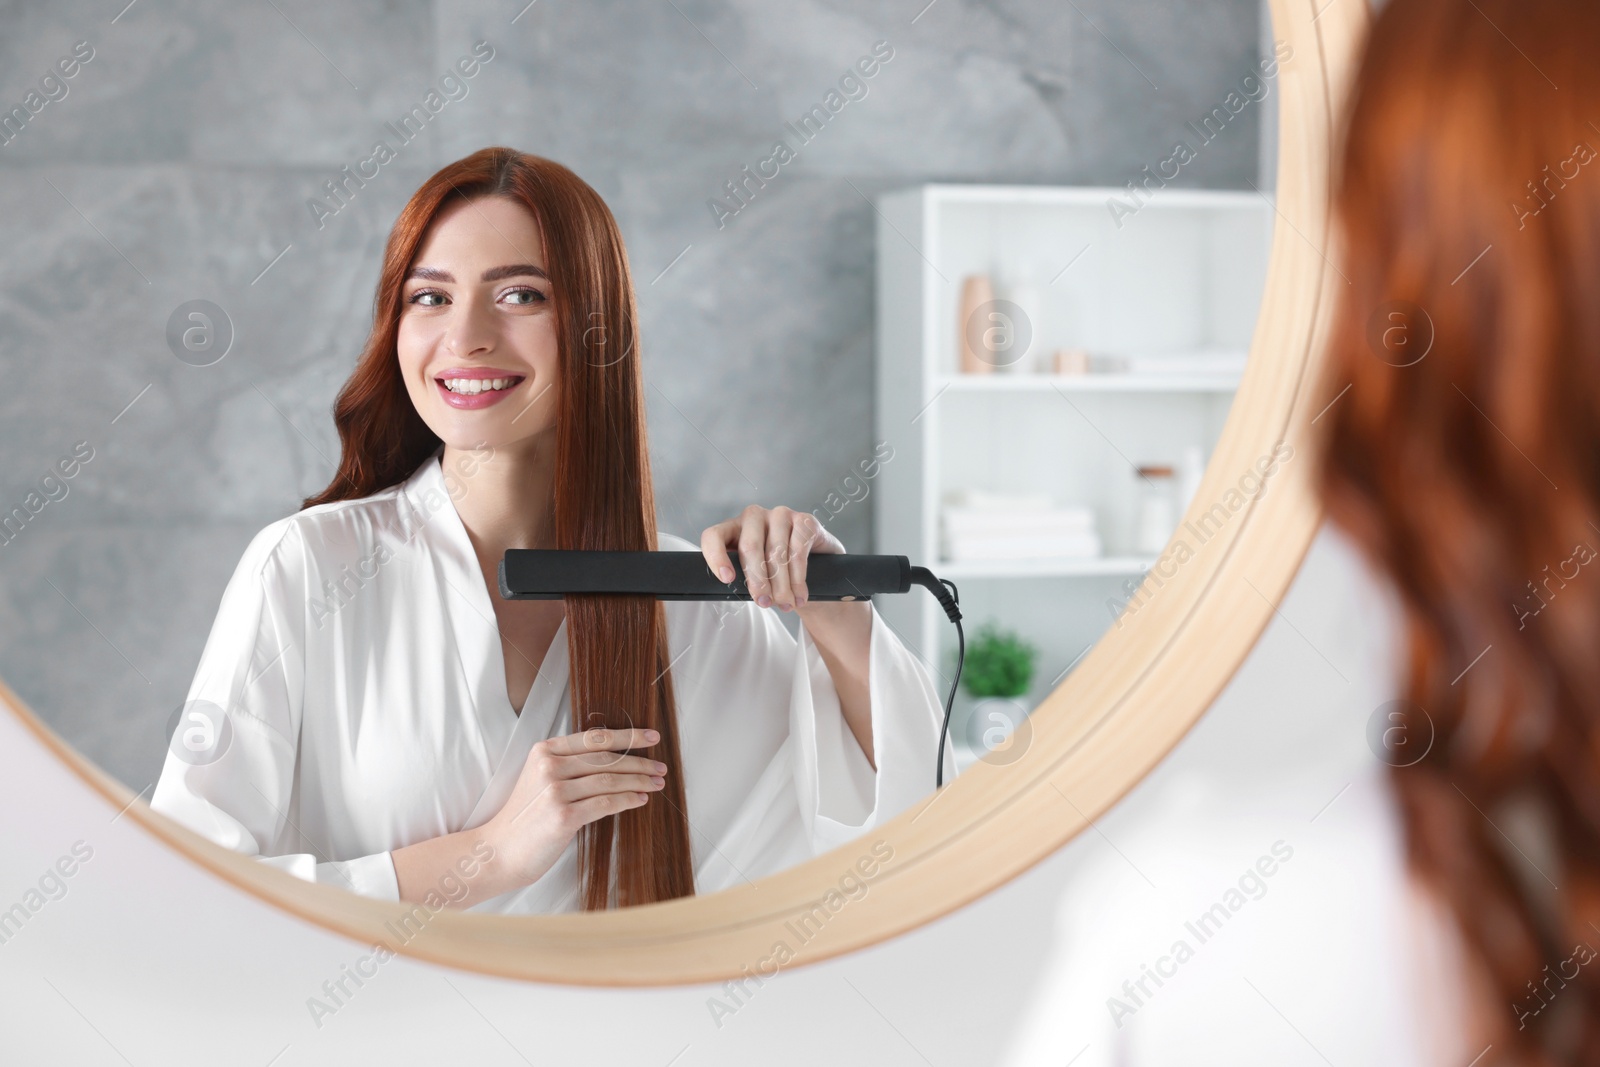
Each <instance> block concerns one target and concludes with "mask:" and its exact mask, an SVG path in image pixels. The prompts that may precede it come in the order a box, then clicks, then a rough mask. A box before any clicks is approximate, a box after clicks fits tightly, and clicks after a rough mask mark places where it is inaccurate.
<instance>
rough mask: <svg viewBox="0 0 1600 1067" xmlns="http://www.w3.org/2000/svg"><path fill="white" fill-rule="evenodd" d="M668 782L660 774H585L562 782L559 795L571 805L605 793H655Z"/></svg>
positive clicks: (608, 772)
mask: <svg viewBox="0 0 1600 1067" xmlns="http://www.w3.org/2000/svg"><path fill="white" fill-rule="evenodd" d="M666 781H667V780H666V778H665V777H664V776H663V775H659V774H657V775H649V774H617V773H616V772H615V771H602V772H601V773H599V774H585V775H582V776H581V777H578V778H572V779H569V780H567V781H565V782H562V783H561V785H560V787H559V790H560V792H559V795H560V797H561V799H562V800H564V801H566V802H567V803H569V804H571V803H575V802H577V801H580V800H586V799H588V798H589V797H596V796H600V795H601V794H603V793H654V792H655V791H657V790H658V789H661V788H663V787H664V786H665V785H666Z"/></svg>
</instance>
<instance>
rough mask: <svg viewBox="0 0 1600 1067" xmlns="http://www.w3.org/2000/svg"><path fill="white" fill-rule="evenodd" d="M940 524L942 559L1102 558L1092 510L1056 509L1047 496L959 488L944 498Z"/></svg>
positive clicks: (1078, 508)
mask: <svg viewBox="0 0 1600 1067" xmlns="http://www.w3.org/2000/svg"><path fill="white" fill-rule="evenodd" d="M940 520H941V525H942V530H941V533H942V535H943V538H944V546H943V547H944V558H945V559H948V560H952V561H975V560H1018V559H1084V558H1086V557H1093V556H1098V555H1100V535H1099V534H1098V533H1096V532H1095V524H1094V511H1093V509H1091V508H1087V507H1081V506H1080V507H1057V506H1055V505H1054V504H1053V503H1052V501H1051V500H1050V498H1049V497H1048V496H1045V495H1043V494H1027V495H1011V494H1005V493H989V492H984V491H982V490H977V489H960V490H955V491H953V492H949V493H946V494H945V498H944V507H943V508H942V509H941V511H940Z"/></svg>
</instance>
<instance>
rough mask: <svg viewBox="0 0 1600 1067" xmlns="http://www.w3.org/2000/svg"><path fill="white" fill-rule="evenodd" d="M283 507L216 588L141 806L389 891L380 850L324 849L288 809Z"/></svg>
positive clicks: (294, 609)
mask: <svg viewBox="0 0 1600 1067" xmlns="http://www.w3.org/2000/svg"><path fill="white" fill-rule="evenodd" d="M293 518H294V517H293V516H290V517H288V518H285V519H280V520H278V521H277V522H274V523H272V524H270V525H269V526H267V527H266V528H265V529H263V530H262V531H261V532H260V533H258V534H256V536H255V537H254V538H253V539H252V540H251V542H250V545H249V547H248V548H246V549H245V553H244V556H243V558H242V559H241V560H240V561H239V564H238V566H237V567H236V568H235V570H234V573H233V577H232V578H231V579H229V581H228V585H227V587H226V589H225V590H224V591H223V594H222V603H221V606H220V607H219V608H218V610H217V616H216V621H215V622H214V623H213V624H212V626H211V633H210V636H209V637H208V638H207V639H206V644H205V650H204V651H203V652H202V653H201V657H200V665H199V668H198V670H197V671H196V672H195V676H194V681H193V682H192V683H191V685H190V687H189V693H188V698H187V700H186V701H185V704H184V708H183V714H182V716H181V717H180V720H179V723H178V726H177V729H176V730H175V731H174V737H173V738H171V739H169V744H168V748H167V756H166V762H165V763H164V765H163V766H162V769H161V777H160V778H159V779H158V780H157V782H156V788H155V792H154V793H153V794H152V795H151V798H150V807H151V808H152V809H154V810H155V811H158V812H160V813H161V814H163V815H166V816H168V817H169V818H171V819H173V820H174V821H176V822H179V823H182V824H183V825H184V826H186V827H188V828H189V829H191V830H193V831H194V832H196V833H198V834H200V835H201V836H203V837H206V838H209V839H210V840H212V841H214V842H216V843H217V844H219V845H222V846H223V847H225V848H230V849H233V850H235V851H237V852H242V853H244V854H246V855H250V856H256V857H259V858H260V860H261V862H263V863H266V864H270V865H271V866H274V867H277V868H279V869H281V870H284V871H287V872H289V873H290V874H293V875H295V876H297V877H300V878H303V879H306V880H307V881H313V882H323V883H327V884H330V885H335V886H339V887H341V888H344V889H349V890H351V891H352V892H356V893H360V894H363V895H365V896H375V897H382V898H385V899H389V900H398V899H399V896H400V893H399V885H398V883H397V881H396V879H395V873H394V863H393V861H392V860H391V859H390V857H389V853H388V852H387V851H385V852H378V853H374V854H371V855H365V856H359V857H353V858H350V859H345V860H332V859H330V858H329V857H328V856H327V855H325V854H324V853H323V852H320V851H319V850H318V848H317V845H316V843H315V841H316V839H314V838H310V837H308V836H307V835H306V834H305V833H304V832H303V831H302V829H301V828H300V826H299V825H298V823H299V820H298V819H295V818H293V817H292V812H293V811H294V810H295V809H296V807H297V796H296V794H297V790H296V788H295V785H296V780H297V762H298V753H299V744H298V741H299V737H300V719H301V711H302V708H303V707H304V693H305V666H306V647H307V646H306V643H305V641H306V631H305V618H306V603H307V600H306V589H307V584H306V573H307V567H306V561H305V559H306V557H305V547H304V543H303V541H302V540H301V535H300V532H299V530H298V529H297V528H296V527H295V526H294V522H293Z"/></svg>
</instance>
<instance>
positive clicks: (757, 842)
mask: <svg viewBox="0 0 1600 1067" xmlns="http://www.w3.org/2000/svg"><path fill="white" fill-rule="evenodd" d="M441 453H442V447H441V449H440V450H439V451H436V452H435V453H434V455H433V456H432V457H430V458H429V459H428V460H427V461H426V462H424V463H423V464H422V465H421V466H420V467H418V469H417V471H416V472H415V473H414V474H412V475H411V476H410V477H409V478H408V479H407V480H406V481H405V482H403V483H401V484H400V485H397V486H393V487H390V488H388V489H385V490H382V491H380V492H378V493H375V494H373V495H371V496H368V497H364V498H362V499H359V500H349V501H340V502H335V503H332V504H324V505H319V506H316V507H312V508H308V509H306V510H304V511H300V512H298V513H296V514H294V515H290V516H288V517H286V518H283V519H279V520H278V521H276V522H274V523H272V524H270V525H268V526H267V527H266V528H265V529H263V530H262V531H261V532H260V533H258V534H257V535H256V536H255V537H254V538H253V539H252V540H251V542H250V545H249V547H248V548H247V549H246V550H245V553H244V557H243V558H242V559H241V560H240V562H239V564H238V567H237V568H236V569H235V571H234V574H233V577H232V578H231V579H230V581H229V582H228V585H227V588H226V589H225V591H224V592H223V596H222V603H221V606H220V608H219V609H218V612H217V617H216V621H215V622H214V624H213V625H212V628H211V633H210V636H209V638H208V639H207V641H206V645H205V650H204V652H203V653H202V655H201V659H200V664H199V669H198V670H197V671H196V674H195V677H194V681H193V683H192V684H191V686H190V688H189V693H188V700H189V701H195V700H207V701H210V702H211V703H212V704H214V705H216V706H218V707H220V708H226V709H229V712H228V716H227V718H228V726H229V727H230V729H231V737H229V738H228V741H227V744H226V746H225V747H221V746H219V747H221V752H220V755H219V756H217V758H215V759H214V761H212V762H209V763H206V764H204V765H194V764H193V763H191V762H190V761H187V760H184V759H179V758H178V756H176V755H175V754H174V753H173V752H172V751H171V750H169V751H168V754H167V758H166V763H165V766H164V767H163V769H162V772H161V777H160V779H159V781H158V782H157V784H156V789H155V793H154V794H153V795H152V797H151V801H150V804H151V807H152V808H154V809H155V810H156V811H159V812H161V813H162V814H164V815H167V816H169V817H171V818H173V819H174V820H176V821H178V822H180V823H183V824H184V825H186V826H188V827H189V828H191V829H193V830H194V831H196V832H197V833H200V834H202V835H204V836H206V837H208V838H210V839H211V840H213V841H215V842H217V843H219V844H221V845H223V846H225V847H228V848H232V849H236V850H238V851H240V852H243V853H246V854H250V855H255V856H259V857H261V859H262V861H263V862H266V863H270V864H272V865H274V866H277V867H280V868H283V869H285V870H287V871H290V872H292V873H293V874H295V875H298V876H300V877H302V878H306V879H310V880H314V881H317V882H323V883H327V884H329V885H335V886H341V887H344V888H346V889H350V890H353V891H354V892H357V893H361V894H365V895H368V896H373V897H379V898H384V899H389V900H396V899H398V896H399V894H398V888H397V884H396V881H395V873H394V864H393V861H392V860H391V859H390V856H389V850H390V849H395V848H399V847H401V846H403V845H408V844H412V843H414V842H417V841H423V840H426V839H428V838H432V837H438V836H440V835H443V834H448V833H451V832H454V831H457V830H463V829H469V828H471V827H475V826H478V825H480V824H481V823H483V822H485V821H486V820H487V819H489V818H490V817H491V816H492V815H494V814H495V812H497V811H498V810H499V808H500V807H501V806H502V805H503V804H504V802H505V799H506V797H507V796H508V795H509V794H510V792H511V788H512V785H513V783H514V782H515V781H516V778H517V774H518V772H519V771H520V769H521V768H522V765H523V761H524V759H525V758H526V756H527V754H528V751H529V750H530V749H531V748H532V746H533V744H534V743H535V742H536V741H538V740H540V739H542V738H546V737H552V736H556V735H559V734H565V733H571V732H573V729H572V725H571V702H570V693H569V689H568V685H567V670H568V662H567V631H566V623H565V621H563V622H562V623H561V626H560V628H559V629H558V630H557V631H556V634H555V638H554V640H553V641H552V642H551V645H550V649H549V652H548V653H547V654H546V656H545V658H544V661H543V663H542V664H541V666H540V670H539V675H538V677H537V679H536V680H535V682H534V684H533V688H532V689H531V691H530V692H529V694H528V699H527V703H526V705H525V706H524V707H523V709H522V712H521V714H520V715H518V714H517V713H516V712H514V711H513V709H512V706H511V703H510V701H509V699H508V698H507V694H506V676H505V665H504V660H503V659H502V653H501V644H500V638H499V632H498V630H497V628H496V623H495V614H494V609H493V606H492V604H491V602H490V600H489V595H490V590H489V588H488V586H487V585H486V583H485V582H484V577H483V572H482V570H481V569H480V568H479V566H478V560H477V557H476V555H475V554H474V552H473V549H472V544H471V541H470V540H469V538H468V536H467V532H466V527H465V526H463V525H462V522H461V519H460V516H459V515H458V514H457V512H456V509H455V504H454V503H453V501H452V500H451V497H450V495H449V493H448V492H447V489H446V485H447V482H446V478H445V474H444V472H443V471H442V469H441V466H440V463H441ZM659 545H660V548H661V549H662V550H665V551H698V550H699V546H698V545H695V544H691V543H690V542H688V541H685V540H684V539H682V538H680V537H674V536H672V535H670V534H666V533H661V534H660V535H659ZM495 595H496V596H498V595H499V593H498V591H496V592H495ZM907 595H921V594H920V592H913V593H911V594H907ZM665 609H666V619H667V627H668V643H669V647H670V649H671V655H672V668H671V669H672V673H673V683H674V691H675V695H676V698H677V714H678V726H679V730H680V734H681V738H682V742H681V751H682V759H683V769H682V774H683V776H684V788H685V791H686V794H687V809H688V817H689V823H690V839H691V843H692V862H693V868H694V873H695V888H696V892H698V893H708V892H713V891H715V890H718V889H724V888H727V887H729V886H733V885H736V884H739V883H741V882H743V881H745V880H754V879H756V878H759V877H761V876H763V875H766V874H770V873H772V872H775V871H778V870H782V869H784V868H787V867H790V866H792V865H794V864H795V863H798V862H800V861H802V860H805V859H807V858H809V857H811V856H813V855H816V854H817V853H820V852H823V851H826V850H828V849H831V848H833V847H835V846H837V845H840V844H843V843H845V842H847V841H850V840H852V839H854V838H856V837H858V836H860V835H861V834H862V833H863V832H865V831H866V830H867V829H869V828H871V827H872V826H874V825H877V824H879V823H882V822H884V821H885V820H887V819H889V818H891V817H892V816H894V815H896V814H898V813H900V812H901V811H903V810H905V809H906V808H907V807H909V806H910V805H911V804H912V803H914V802H915V801H917V800H919V799H920V798H923V797H926V796H927V795H928V794H929V793H930V792H932V790H933V787H934V757H935V755H936V753H937V751H938V744H939V727H940V725H941V722H942V719H943V713H944V705H943V696H942V694H940V693H938V692H936V691H935V687H934V685H933V683H932V681H931V679H930V678H929V676H928V674H927V671H926V668H925V667H924V666H923V665H922V663H921V662H920V661H919V660H918V659H917V658H916V656H914V655H913V654H912V653H911V652H910V651H909V650H908V649H907V648H906V647H905V646H904V645H903V644H902V643H901V642H900V641H899V640H898V639H897V638H896V637H895V635H894V633H893V631H891V630H890V629H889V627H888V626H887V625H886V624H885V623H884V621H883V619H882V618H881V617H880V616H879V615H878V613H877V610H876V609H875V608H874V609H873V620H872V636H871V646H870V652H869V675H870V680H869V687H870V688H869V692H870V696H871V704H872V737H873V747H874V750H875V752H874V754H875V756H876V761H877V769H876V771H874V769H873V767H872V765H871V764H869V763H868V762H867V759H866V757H865V755H864V754H863V753H862V751H861V747H860V745H859V744H858V743H857V741H856V739H855V735H854V734H853V733H852V732H851V731H850V728H849V726H848V724H847V723H846V722H845V719H844V716H843V714H842V713H841V711H840V707H839V697H838V693H837V691H836V690H835V688H834V685H833V679H832V677H831V676H830V675H829V673H828V670H827V667H826V666H825V665H824V663H823V661H822V658H821V655H820V653H819V652H818V650H817V647H816V645H815V644H814V643H813V642H812V640H811V637H810V635H809V634H807V633H806V632H805V627H804V626H803V625H802V626H801V627H800V637H799V640H798V641H797V640H796V639H795V638H794V637H793V636H791V635H790V633H789V631H788V630H787V629H786V628H785V627H784V625H783V623H782V621H781V620H779V619H778V617H777V615H776V613H775V611H776V609H773V608H760V607H757V606H756V605H754V604H752V603H750V602H748V601H743V602H711V601H666V602H665ZM512 654H513V655H515V653H514V652H513V653H512ZM944 774H945V778H946V779H947V780H948V779H949V778H951V777H953V776H954V774H955V768H954V761H953V757H952V756H951V754H950V753H949V752H948V751H947V752H946V755H945V770H944ZM579 907H580V902H579V898H578V868H577V843H576V841H575V840H574V841H573V842H570V843H569V844H568V847H567V849H566V851H565V852H564V853H563V854H562V856H561V857H560V859H559V860H558V861H557V862H556V864H555V865H554V866H553V867H552V868H551V869H550V870H549V871H548V872H547V873H545V875H544V876H543V877H541V878H540V879H539V880H538V881H536V882H534V883H533V884H532V885H529V886H526V887H523V888H521V889H517V890H513V891H510V892H507V893H503V894H501V895H499V896H497V897H494V898H491V899H489V900H486V901H483V902H481V903H480V904H478V905H476V906H475V910H482V911H498V912H528V913H547V912H559V911H575V910H578V908H579Z"/></svg>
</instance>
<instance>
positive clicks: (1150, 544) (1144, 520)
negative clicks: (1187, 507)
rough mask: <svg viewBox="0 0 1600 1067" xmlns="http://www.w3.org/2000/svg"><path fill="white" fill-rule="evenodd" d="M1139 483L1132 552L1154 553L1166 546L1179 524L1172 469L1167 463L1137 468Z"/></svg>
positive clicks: (1152, 554)
mask: <svg viewBox="0 0 1600 1067" xmlns="http://www.w3.org/2000/svg"><path fill="white" fill-rule="evenodd" d="M1139 482H1140V486H1139V512H1138V521H1137V522H1136V523H1135V524H1134V551H1136V552H1138V553H1139V554H1140V555H1145V556H1155V555H1159V554H1160V552H1161V550H1162V549H1163V548H1166V547H1167V542H1168V541H1170V540H1172V534H1173V531H1174V530H1176V529H1177V525H1178V518H1177V514H1178V508H1177V501H1176V499H1175V498H1174V482H1173V469H1172V468H1171V467H1170V466H1149V467H1140V468H1139Z"/></svg>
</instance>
